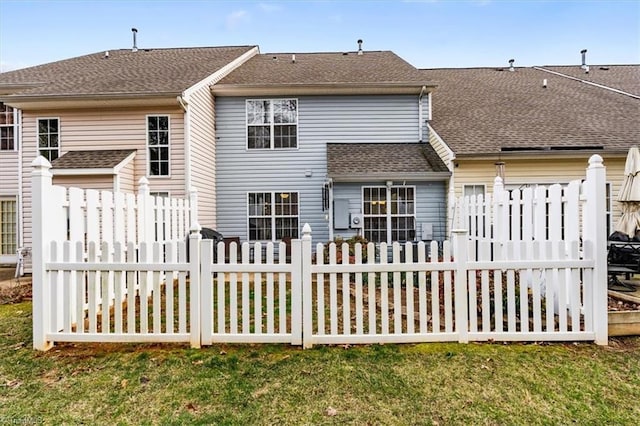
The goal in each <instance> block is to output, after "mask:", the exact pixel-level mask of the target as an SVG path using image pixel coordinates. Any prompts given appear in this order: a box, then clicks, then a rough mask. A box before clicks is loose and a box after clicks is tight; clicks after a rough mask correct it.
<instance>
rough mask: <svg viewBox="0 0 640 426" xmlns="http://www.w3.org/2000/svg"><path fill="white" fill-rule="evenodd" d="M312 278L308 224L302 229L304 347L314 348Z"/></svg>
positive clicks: (309, 228)
mask: <svg viewBox="0 0 640 426" xmlns="http://www.w3.org/2000/svg"><path fill="white" fill-rule="evenodd" d="M311 286H312V276H311V227H310V226H309V224H308V223H305V224H304V227H303V228H302V324H303V329H302V347H303V348H304V349H306V348H311V347H312V346H313V312H312V308H313V305H312V303H311V296H312V290H311Z"/></svg>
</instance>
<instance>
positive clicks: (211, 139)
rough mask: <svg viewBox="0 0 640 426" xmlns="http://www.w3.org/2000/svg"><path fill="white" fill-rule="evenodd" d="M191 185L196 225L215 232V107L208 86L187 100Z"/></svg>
mask: <svg viewBox="0 0 640 426" xmlns="http://www.w3.org/2000/svg"><path fill="white" fill-rule="evenodd" d="M188 102H189V146H190V148H189V149H190V150H191V153H190V156H189V158H190V168H191V171H190V174H191V185H193V187H195V188H196V189H197V190H198V220H199V222H200V225H201V226H203V227H208V228H213V229H215V228H216V225H217V224H216V190H215V188H216V168H215V161H216V139H215V105H214V98H213V95H212V94H211V90H210V88H209V85H203V86H202V87H201V88H200V89H198V90H197V91H195V92H194V93H192V94H191V95H190V97H189V100H188Z"/></svg>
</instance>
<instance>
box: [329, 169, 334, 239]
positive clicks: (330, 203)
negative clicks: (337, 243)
mask: <svg viewBox="0 0 640 426" xmlns="http://www.w3.org/2000/svg"><path fill="white" fill-rule="evenodd" d="M329 241H333V179H331V178H329Z"/></svg>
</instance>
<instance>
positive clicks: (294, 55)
mask: <svg viewBox="0 0 640 426" xmlns="http://www.w3.org/2000/svg"><path fill="white" fill-rule="evenodd" d="M291 62H292V63H294V64H295V63H296V54H295V53H294V54H293V55H291Z"/></svg>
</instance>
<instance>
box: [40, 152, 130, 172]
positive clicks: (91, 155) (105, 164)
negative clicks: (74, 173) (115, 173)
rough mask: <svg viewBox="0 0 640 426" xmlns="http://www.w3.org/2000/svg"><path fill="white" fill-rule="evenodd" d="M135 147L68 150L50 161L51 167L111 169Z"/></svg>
mask: <svg viewBox="0 0 640 426" xmlns="http://www.w3.org/2000/svg"><path fill="white" fill-rule="evenodd" d="M134 152H136V150H135V149H105V150H91V151H69V152H67V153H66V154H64V155H62V156H61V157H58V158H56V159H55V160H53V161H52V162H51V166H52V168H53V169H111V168H114V167H116V166H117V165H118V164H120V163H122V161H124V160H125V159H126V158H127V157H128V156H129V155H131V154H132V153H134Z"/></svg>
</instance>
